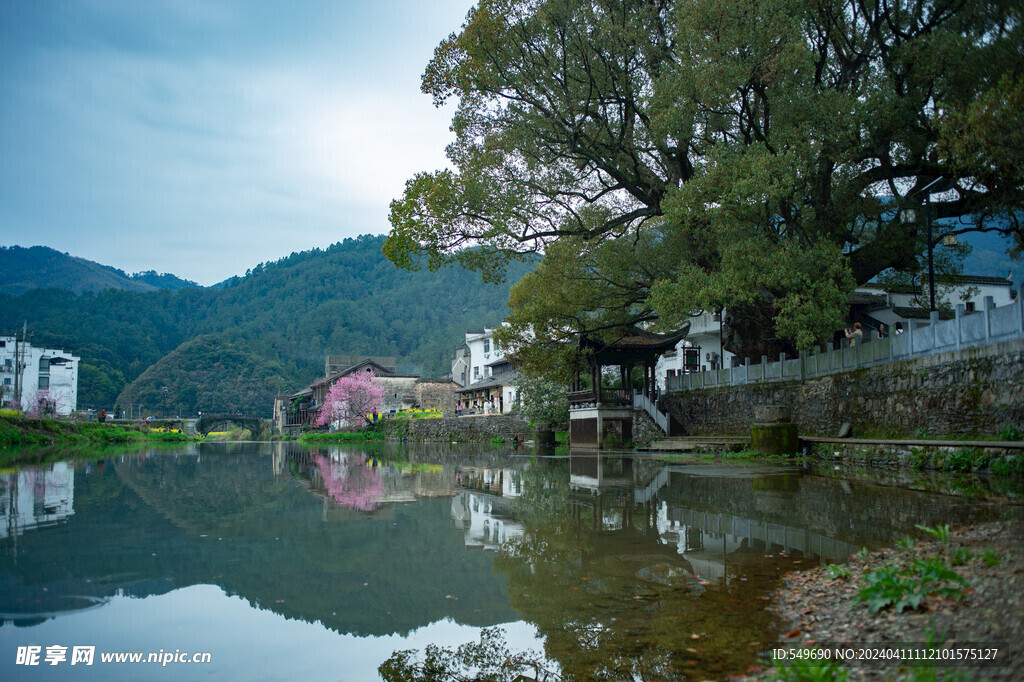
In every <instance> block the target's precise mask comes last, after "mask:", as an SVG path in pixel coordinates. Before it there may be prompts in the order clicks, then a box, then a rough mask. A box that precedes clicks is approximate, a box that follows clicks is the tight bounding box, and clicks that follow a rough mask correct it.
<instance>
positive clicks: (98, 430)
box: [0, 415, 195, 445]
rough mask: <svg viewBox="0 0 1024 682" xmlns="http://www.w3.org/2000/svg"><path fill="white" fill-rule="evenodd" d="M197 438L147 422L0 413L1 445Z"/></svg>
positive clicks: (186, 440)
mask: <svg viewBox="0 0 1024 682" xmlns="http://www.w3.org/2000/svg"><path fill="white" fill-rule="evenodd" d="M192 440H195V439H193V438H189V437H188V436H186V435H185V434H183V433H179V432H175V431H158V430H154V429H151V428H149V427H146V426H142V425H139V426H135V425H131V426H127V425H114V424H111V423H106V422H83V421H75V420H70V419H47V418H42V419H38V418H32V417H24V416H15V415H0V445H52V444H55V443H133V442H137V441H160V442H188V441H192Z"/></svg>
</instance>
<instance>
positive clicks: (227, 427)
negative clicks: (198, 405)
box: [196, 414, 264, 438]
mask: <svg viewBox="0 0 1024 682" xmlns="http://www.w3.org/2000/svg"><path fill="white" fill-rule="evenodd" d="M263 425H264V421H263V419H261V418H259V417H257V416H255V415H251V414H204V415H203V416H202V417H200V418H199V419H198V420H196V434H197V435H199V434H202V435H204V436H205V435H207V434H209V433H210V432H211V431H231V430H232V429H233V428H243V429H249V431H250V432H251V433H252V435H253V437H254V438H255V437H256V436H258V435H259V434H260V431H262V430H263Z"/></svg>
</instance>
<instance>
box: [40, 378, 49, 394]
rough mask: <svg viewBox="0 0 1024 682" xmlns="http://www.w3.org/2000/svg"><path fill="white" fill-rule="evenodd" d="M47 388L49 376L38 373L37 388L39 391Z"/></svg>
mask: <svg viewBox="0 0 1024 682" xmlns="http://www.w3.org/2000/svg"><path fill="white" fill-rule="evenodd" d="M49 388H50V377H49V375H45V374H40V375H39V390H40V391H45V390H48V389H49Z"/></svg>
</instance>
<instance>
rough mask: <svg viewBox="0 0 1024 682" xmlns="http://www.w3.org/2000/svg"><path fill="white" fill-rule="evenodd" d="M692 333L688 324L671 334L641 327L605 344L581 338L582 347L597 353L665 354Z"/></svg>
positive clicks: (586, 337) (584, 336)
mask: <svg viewBox="0 0 1024 682" xmlns="http://www.w3.org/2000/svg"><path fill="white" fill-rule="evenodd" d="M689 332H690V325H689V323H687V324H686V325H685V326H684V328H683V329H681V330H679V331H676V332H673V333H671V334H655V333H654V332H649V331H647V330H644V329H640V328H639V327H633V328H632V329H631V330H629V331H628V332H627V333H624V334H623V336H621V337H619V338H617V339H615V340H613V341H610V342H608V343H604V342H602V341H600V340H598V339H592V338H590V337H589V336H587V335H585V334H584V335H583V336H581V337H580V345H581V346H589V347H590V348H593V349H595V350H596V351H597V352H601V351H611V352H615V351H620V352H622V351H624V352H655V353H656V352H659V351H661V352H664V351H667V350H671V349H672V348H675V345H676V344H677V343H679V342H680V341H681V340H682V339H684V338H686V335H687V334H688V333H689Z"/></svg>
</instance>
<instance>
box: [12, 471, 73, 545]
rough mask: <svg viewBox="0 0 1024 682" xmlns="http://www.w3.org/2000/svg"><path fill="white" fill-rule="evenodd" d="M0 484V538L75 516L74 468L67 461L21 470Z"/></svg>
mask: <svg viewBox="0 0 1024 682" xmlns="http://www.w3.org/2000/svg"><path fill="white" fill-rule="evenodd" d="M0 482H2V483H0V485H2V488H0V538H8V537H14V536H17V535H20V534H21V533H23V532H24V531H26V530H29V529H32V528H41V527H44V526H51V525H54V524H57V523H60V522H61V521H65V520H67V519H68V518H69V517H70V516H71V515H73V514H74V513H75V508H74V499H75V469H74V467H73V466H72V465H70V464H69V463H67V462H57V463H55V464H53V465H52V466H50V468H49V469H22V470H21V471H19V472H18V473H16V474H8V475H5V476H3V478H2V479H0Z"/></svg>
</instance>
